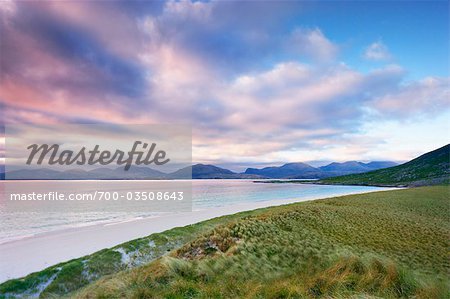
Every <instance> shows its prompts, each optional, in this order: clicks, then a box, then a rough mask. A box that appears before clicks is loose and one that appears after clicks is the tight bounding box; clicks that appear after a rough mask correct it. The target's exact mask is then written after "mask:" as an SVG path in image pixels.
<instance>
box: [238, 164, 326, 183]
mask: <svg viewBox="0 0 450 299" xmlns="http://www.w3.org/2000/svg"><path fill="white" fill-rule="evenodd" d="M245 174H252V175H260V176H263V177H267V178H273V179H281V178H291V179H301V178H305V179H314V178H323V177H324V176H325V174H324V173H323V171H321V170H320V169H318V168H315V167H312V166H310V165H308V164H306V163H288V164H284V165H282V166H279V167H277V166H272V167H265V168H262V169H256V168H247V170H246V171H245Z"/></svg>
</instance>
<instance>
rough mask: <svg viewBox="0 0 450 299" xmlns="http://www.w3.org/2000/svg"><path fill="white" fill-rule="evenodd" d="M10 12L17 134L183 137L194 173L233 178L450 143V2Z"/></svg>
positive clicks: (51, 7) (10, 87) (397, 155)
mask: <svg viewBox="0 0 450 299" xmlns="http://www.w3.org/2000/svg"><path fill="white" fill-rule="evenodd" d="M0 12H1V20H0V26H1V31H0V67H1V69H0V70H1V72H0V75H1V76H0V81H1V88H0V109H1V113H0V117H1V121H2V124H4V125H9V124H66V123H79V124H96V123H99V124H103V123H107V124H108V123H113V124H186V125H190V126H192V134H193V135H192V144H193V148H192V155H193V161H195V162H202V163H212V164H217V165H221V166H227V167H231V168H232V169H234V170H242V169H244V168H245V167H247V166H252V167H254V166H264V165H278V164H282V163H284V162H299V161H309V162H311V163H313V164H315V165H317V164H320V163H325V162H324V161H349V160H358V161H372V160H394V161H407V160H409V159H411V158H414V157H416V156H418V155H420V154H422V153H425V152H427V151H430V150H433V149H436V148H438V147H440V146H443V145H445V144H447V143H448V142H449V140H450V138H449V137H450V136H449V132H450V123H449V119H450V105H449V104H450V91H449V90H450V87H449V83H450V79H449V63H450V62H449V2H448V1H435V2H433V1H417V2H412V1H399V2H395V1H377V2H369V1H307V2H305V1H302V2H294V1H285V2H283V1H276V2H275V1H274V2H270V1H265V2H258V1H251V2H237V1H234V2H224V1H201V2H191V1H167V2H162V1H160V2H150V1H131V2H130V1H114V2H112V1H108V2H106V1H63V2H51V1H45V2H31V1H26V2H25V1H20V2H19V1H17V2H14V1H2V2H0ZM6 138H7V137H6ZM0 150H1V151H2V152H4V142H3V144H1V148H0ZM2 155H3V157H4V153H3V154H2Z"/></svg>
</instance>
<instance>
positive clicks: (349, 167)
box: [319, 161, 398, 176]
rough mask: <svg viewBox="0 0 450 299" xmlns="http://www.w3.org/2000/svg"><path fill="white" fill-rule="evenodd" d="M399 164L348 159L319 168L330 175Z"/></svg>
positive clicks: (359, 171) (366, 170) (360, 171)
mask: <svg viewBox="0 0 450 299" xmlns="http://www.w3.org/2000/svg"><path fill="white" fill-rule="evenodd" d="M396 165H398V164H397V163H395V162H391V161H373V162H370V163H363V162H358V161H348V162H343V163H337V162H333V163H331V164H328V165H326V166H321V167H319V169H321V170H323V171H325V172H327V173H328V174H330V176H336V175H345V174H353V173H362V172H368V171H372V170H377V169H381V168H387V167H392V166H396Z"/></svg>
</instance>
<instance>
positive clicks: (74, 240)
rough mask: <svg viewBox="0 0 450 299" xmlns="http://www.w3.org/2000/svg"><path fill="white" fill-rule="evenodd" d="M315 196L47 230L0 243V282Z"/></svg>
mask: <svg viewBox="0 0 450 299" xmlns="http://www.w3.org/2000/svg"><path fill="white" fill-rule="evenodd" d="M376 191H380V190H376ZM369 192H374V191H369ZM359 193H367V192H359ZM313 199H319V198H301V199H290V200H269V201H261V202H253V203H243V204H236V205H230V206H223V207H219V208H210V209H207V210H199V211H193V212H182V213H171V214H167V215H163V216H160V217H154V218H145V219H137V220H134V221H128V222H120V223H114V224H98V225H92V226H86V227H80V228H74V229H68V230H63V231H56V232H50V233H43V234H39V235H35V236H31V237H27V238H24V239H20V240H15V241H11V242H8V243H3V244H0V269H1V271H0V282H4V281H6V280H8V279H12V278H19V277H22V276H25V275H27V274H30V273H33V272H36V271H40V270H43V269H45V268H47V267H49V266H52V265H55V264H57V263H60V262H64V261H68V260H70V259H74V258H79V257H82V256H84V255H87V254H91V253H93V252H95V251H98V250H101V249H104V248H109V247H113V246H115V245H118V244H121V243H123V242H126V241H130V240H133V239H136V238H140V237H144V236H148V235H150V234H152V233H157V232H162V231H165V230H168V229H171V228H174V227H180V226H185V225H189V224H193V223H197V222H200V221H203V220H207V219H211V218H215V217H219V216H223V215H229V214H234V213H237V212H242V211H248V210H253V209H258V208H264V207H269V206H278V205H284V204H289V203H294V202H300V201H308V200H313Z"/></svg>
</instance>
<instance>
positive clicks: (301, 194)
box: [0, 179, 388, 244]
mask: <svg viewBox="0 0 450 299" xmlns="http://www.w3.org/2000/svg"><path fill="white" fill-rule="evenodd" d="M46 183H47V184H52V186H53V185H54V184H56V185H58V186H59V184H60V185H61V186H64V188H65V189H67V188H69V189H72V190H95V189H96V188H97V187H98V186H99V184H101V185H102V186H103V187H105V186H106V188H107V189H109V190H113V192H115V191H114V190H120V194H125V196H126V195H127V194H129V195H130V196H133V194H134V192H135V191H136V190H137V187H136V186H139V188H140V189H142V186H153V185H151V184H155V183H154V182H152V181H142V180H141V181H101V182H99V181H75V182H73V181H57V182H55V181H53V182H49V181H0V244H1V243H6V242H11V241H14V240H17V239H21V238H26V237H30V236H34V235H37V234H43V233H48V232H52V231H57V230H65V229H70V228H76V227H82V226H88V225H96V224H105V223H119V222H126V221H133V220H136V219H142V218H148V217H158V216H161V215H162V214H167V213H175V212H177V211H176V208H175V209H174V208H173V207H176V206H175V204H177V205H179V204H178V203H172V206H170V207H168V208H167V209H166V210H164V209H163V210H161V209H160V210H158V211H155V209H152V208H151V205H149V204H148V202H149V200H147V201H142V200H141V201H140V202H139V205H138V206H137V207H138V208H136V205H134V206H133V207H132V208H131V207H130V203H129V201H128V200H122V201H119V202H118V203H117V204H116V205H114V206H112V205H108V204H105V200H103V201H99V200H97V201H90V202H89V203H84V202H73V203H71V205H66V204H56V203H48V202H47V203H46V204H45V205H44V203H43V202H42V201H34V202H32V203H27V205H26V206H24V205H23V204H22V205H21V204H16V203H15V204H13V205H11V197H10V192H11V189H15V190H16V191H17V190H20V192H23V193H30V192H33V191H34V190H38V189H39V188H38V187H41V188H40V189H42V188H44V189H45V186H46ZM180 183H181V182H176V181H165V182H157V184H159V186H161V184H163V185H164V184H167V185H173V184H175V185H176V184H180ZM182 185H183V188H184V190H186V188H189V192H187V193H186V197H185V198H184V203H185V206H184V209H185V210H186V209H188V210H193V211H198V210H207V209H210V208H220V207H225V206H229V205H237V204H248V203H253V202H262V201H274V203H275V204H276V201H277V200H280V201H283V200H287V199H295V200H296V201H299V202H300V201H307V200H314V199H321V198H327V197H334V196H342V195H348V194H358V193H365V192H372V191H378V190H380V191H381V190H386V189H388V188H381V187H368V186H337V185H317V184H299V183H270V182H267V181H264V180H258V181H255V180H245V179H240V180H231V179H230V180H228V179H227V180H225V179H210V180H190V181H184V182H182ZM11 186H12V187H13V188H11ZM43 186H44V187H43ZM139 188H138V189H139ZM152 188H153V189H152ZM152 188H150V189H151V190H155V189H154V186H153V187H152ZM166 189H167V188H166ZM55 190H58V188H56V189H55ZM170 190H172V189H170ZM173 190H175V189H173ZM152 192H153V191H152ZM155 196H156V195H155ZM155 198H156V197H155ZM141 199H142V198H141ZM169 200H170V199H169ZM186 203H188V204H186Z"/></svg>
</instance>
